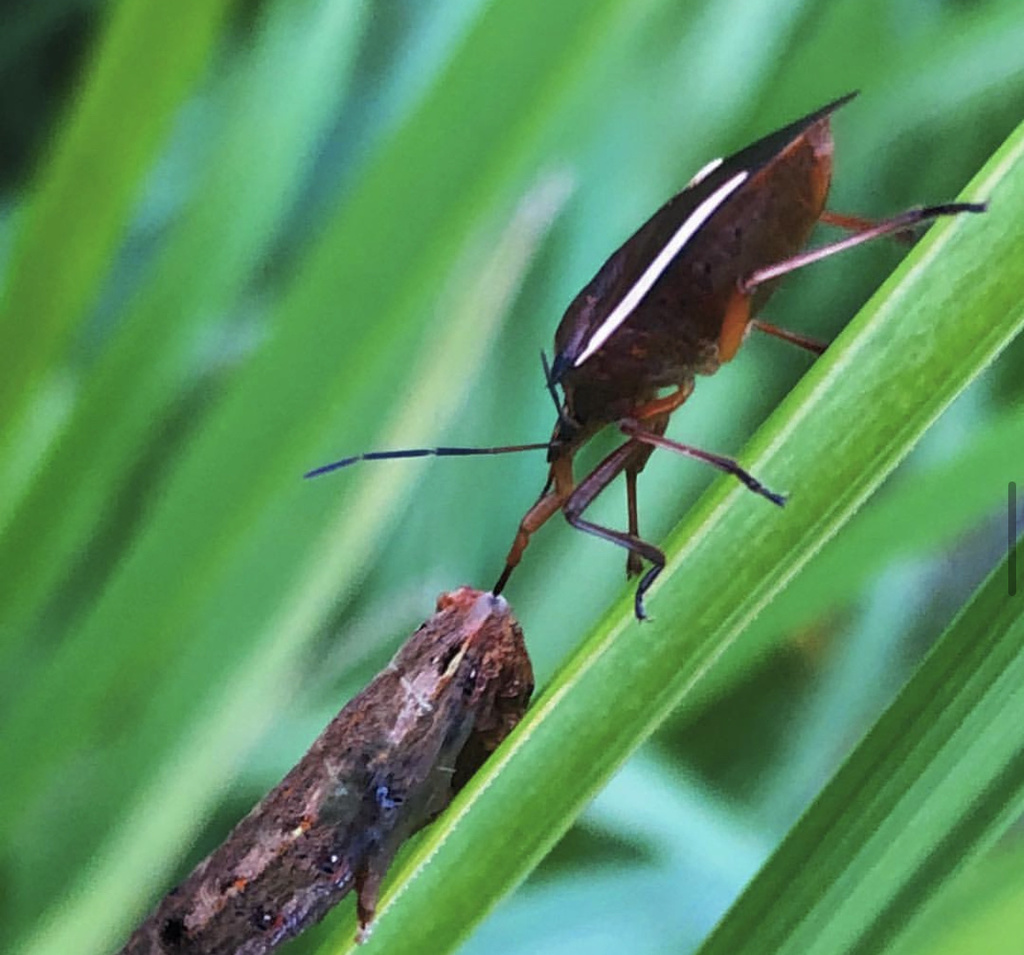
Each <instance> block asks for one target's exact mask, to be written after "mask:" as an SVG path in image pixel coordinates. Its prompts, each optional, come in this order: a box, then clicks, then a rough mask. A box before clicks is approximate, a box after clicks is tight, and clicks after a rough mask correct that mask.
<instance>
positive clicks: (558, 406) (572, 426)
mask: <svg viewBox="0 0 1024 955" xmlns="http://www.w3.org/2000/svg"><path fill="white" fill-rule="evenodd" d="M540 364H541V367H542V368H543V369H544V383H545V384H546V385H547V388H548V394H549V395H551V400H552V401H553V402H554V403H555V413H556V414H557V415H558V423H559V424H560V425H561V426H562V430H564V431H565V432H566V434H572V433H573V432H574V431H575V430H576V428H577V427H578V426H577V425H576V423H575V422H573V421H572V420H570V419H569V418H568V417H566V414H565V410H564V409H563V407H562V402H561V401H559V400H558V389H557V387H556V386H555V379H554V376H553V375H552V374H551V365H550V364H548V356H547V355H546V354H545V353H544V349H543V348H542V349H541V350H540Z"/></svg>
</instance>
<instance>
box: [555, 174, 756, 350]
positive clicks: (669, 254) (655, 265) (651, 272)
mask: <svg viewBox="0 0 1024 955" xmlns="http://www.w3.org/2000/svg"><path fill="white" fill-rule="evenodd" d="M747 176H748V173H747V172H738V173H736V175H735V176H733V177H732V179H730V180H729V181H728V182H726V183H725V184H723V185H721V186H719V187H718V188H717V189H716V190H715V191H714V192H713V193H711V195H710V196H708V197H707V199H705V200H704V201H703V202H702V203H701V204H700V205H699V206H697V208H696V209H694V210H693V212H691V213H690V215H689V216H688V217H687V219H686V221H685V222H684V223H683V224H682V225H681V226H680V227H679V228H678V229H676V232H675V235H673V236H672V238H671V239H669V240H668V244H667V245H666V246H665V248H663V249H662V250H661V251H660V252H659V253H658V254H657V255H656V256H655V258H654V261H653V262H651V264H650V265H648V266H647V268H646V269H645V270H644V274H643V275H641V276H640V278H639V279H638V280H637V283H636V285H634V286H633V287H632V288H631V289H630V290H629V291H628V292H627V293H626V295H625V297H624V298H623V299H622V301H621V302H619V304H618V305H616V306H615V308H614V309H612V312H611V314H610V315H609V316H608V317H607V318H606V319H605V320H604V321H603V322H602V323H601V325H600V327H599V328H598V329H597V331H596V332H594V334H593V336H592V337H591V339H590V341H589V342H587V347H586V348H584V349H583V351H582V353H581V354H580V356H579V358H577V359H576V361H574V362H573V367H574V368H579V366H580V365H582V364H583V362H585V361H586V360H587V359H588V358H589V357H590V356H591V355H593V354H594V352H596V351H597V350H598V349H599V348H600V347H601V346H602V345H603V344H604V343H605V342H606V341H608V339H609V338H610V337H611V334H612V332H614V331H615V329H616V328H618V327H619V326H620V325H621V324H622V323H623V322H624V321H625V320H626V319H627V318H629V316H630V315H632V314H633V311H634V309H636V307H637V306H638V305H639V304H640V303H641V302H642V301H643V298H644V296H645V295H646V294H647V293H648V292H649V291H650V290H651V288H652V287H653V286H654V283H655V282H657V281H658V279H659V278H661V276H662V273H663V272H664V271H665V269H667V268H668V267H669V266H670V265H671V264H672V260H673V259H674V258H675V257H676V256H677V255H678V254H679V253H680V252H681V251H682V250H683V246H685V245H686V243H687V242H689V241H690V239H692V238H693V236H694V235H695V234H696V233H697V230H698V229H699V228H700V227H701V226H702V225H704V223H705V222H707V221H708V219H710V218H711V216H712V215H714V213H715V210H716V209H718V207H719V206H720V205H721V204H722V203H723V202H725V200H726V199H728V198H729V196H730V195H732V194H733V193H734V192H735V191H736V190H737V189H738V188H739V187H740V186H741V185H742V184H743V182H744V180H746V178H747Z"/></svg>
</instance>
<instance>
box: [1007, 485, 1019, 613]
mask: <svg viewBox="0 0 1024 955" xmlns="http://www.w3.org/2000/svg"><path fill="white" fill-rule="evenodd" d="M1006 517H1007V548H1008V557H1009V559H1008V561H1007V567H1008V574H1009V578H1010V580H1009V585H1010V586H1009V590H1010V596H1011V597H1014V596H1016V594H1017V485H1016V483H1015V482H1014V481H1011V482H1010V486H1009V488H1008V489H1007V500H1006Z"/></svg>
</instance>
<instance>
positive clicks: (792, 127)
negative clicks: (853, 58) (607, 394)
mask: <svg viewBox="0 0 1024 955" xmlns="http://www.w3.org/2000/svg"><path fill="white" fill-rule="evenodd" d="M856 95H857V93H856V92H853V93H847V94H846V96H842V97H840V98H839V99H837V100H833V101H832V102H831V103H829V104H828V105H827V106H823V107H821V109H817V110H815V111H814V112H813V113H808V114H807V115H806V116H804V117H803V118H801V119H798V120H796V121H795V122H792V123H790V124H789V125H788V126H784V127H782V129H778V130H776V131H775V132H773V133H770V134H769V135H767V136H765V137H764V138H763V139H759V140H758V141H757V142H756V143H752V144H751V145H749V146H746V147H745V148H743V149H741V150H740V151H739V152H736V153H733V154H732V155H731V156H729V157H727V158H726V159H724V160H722V162H721V164H720V165H719V166H717V167H716V168H715V169H713V170H712V171H711V172H710V173H709V174H708V175H706V176H705V177H704V178H703V179H701V180H700V181H699V182H698V183H696V184H695V185H692V186H687V187H686V188H685V189H683V191H682V192H680V193H678V194H677V195H675V196H673V197H672V198H671V199H670V200H669V201H668V202H666V203H665V205H663V206H662V207H661V208H660V209H659V210H658V211H657V212H656V213H654V215H653V216H651V218H650V219H648V220H647V222H645V223H644V224H643V225H642V226H641V227H640V228H639V229H638V230H637V231H636V232H634V233H633V235H631V236H630V237H629V238H628V239H627V240H626V241H625V242H624V243H623V244H622V245H621V246H620V247H619V248H618V249H617V250H616V251H615V252H614V253H613V254H612V256H611V257H610V258H609V259H608V261H607V262H605V263H604V265H602V266H601V268H600V269H599V270H598V273H597V275H595V276H594V278H593V279H591V280H590V282H589V283H588V284H587V285H586V287H585V288H584V289H583V290H582V291H581V292H580V293H579V295H577V296H576V298H575V299H574V300H573V302H572V304H571V305H570V306H569V308H568V309H567V310H566V313H565V316H564V317H563V318H562V322H561V324H560V325H559V326H558V331H557V332H556V333H555V360H554V363H553V365H552V380H553V381H556V382H557V381H559V380H560V379H561V377H562V376H563V375H564V373H565V372H566V371H567V370H568V369H569V368H571V367H572V365H573V363H574V362H575V361H576V359H577V357H578V356H579V355H580V354H581V353H582V352H583V350H584V349H585V348H586V344H587V342H588V341H590V338H591V336H592V335H593V334H594V332H595V331H596V330H597V329H598V328H599V327H600V325H601V323H602V322H603V321H604V320H605V318H607V317H608V315H610V314H611V312H612V310H613V309H614V308H615V306H616V305H617V304H618V303H619V302H620V301H621V300H622V298H623V297H624V296H625V295H626V294H627V292H628V291H629V290H630V288H632V287H633V285H635V284H636V282H637V280H638V279H639V278H640V276H641V275H642V274H643V272H644V270H645V269H646V268H647V266H648V265H649V264H650V263H651V262H652V261H653V260H654V258H655V256H657V255H658V253H659V252H660V251H661V250H662V249H663V248H664V247H665V246H666V245H667V244H668V242H669V240H670V239H671V238H672V236H673V235H674V234H675V232H676V230H677V229H678V228H679V227H680V226H681V225H682V224H683V223H684V222H685V221H686V219H687V217H688V216H689V215H691V213H693V211H694V210H695V209H696V208H697V207H698V206H699V205H700V204H701V203H702V202H703V201H704V200H705V199H707V198H708V197H709V196H710V195H712V193H714V192H715V191H716V190H717V189H719V188H720V187H721V186H723V185H724V184H725V183H727V182H728V181H729V180H730V179H732V178H733V176H735V175H737V174H738V173H740V172H746V173H747V174H748V178H753V176H755V175H756V174H757V172H758V170H760V169H761V168H763V167H764V166H765V165H767V164H768V163H769V162H771V161H772V160H773V159H774V158H775V157H776V156H778V155H779V153H781V152H782V151H783V150H784V149H785V148H786V147H787V146H788V145H789V144H790V143H792V142H793V141H794V140H795V139H797V138H798V137H799V136H801V135H802V134H803V133H804V132H805V131H806V130H807V129H809V128H810V127H811V126H813V125H814V124H815V123H816V122H818V121H819V120H820V119H823V118H824V117H826V116H829V115H830V114H832V113H833V112H835V111H836V110H837V109H839V107H840V106H843V105H845V104H846V103H848V102H849V101H850V100H851V99H853V98H854V97H855V96H856ZM728 202H729V200H728V199H727V200H726V203H725V204H726V205H727V204H728Z"/></svg>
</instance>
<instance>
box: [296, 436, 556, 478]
mask: <svg viewBox="0 0 1024 955" xmlns="http://www.w3.org/2000/svg"><path fill="white" fill-rule="evenodd" d="M551 447H552V442H551V441H542V442H538V443H536V444H507V445H502V446H501V447H497V448H404V449H402V450H400V451H368V452H367V453H365V454H354V455H353V456H352V457H350V458H342V459H341V460H340V461H332V462H331V463H330V464H322V465H321V466H320V467H318V468H313V470H312V471H307V472H306V473H305V474H303V475H302V476H303V477H304V478H314V477H319V476H320V475H321V474H328V473H329V472H331V471H340V470H341V469H342V468H347V467H348V466H349V465H351V464H356V463H357V462H359V461H391V460H394V459H396V458H425V457H430V456H433V457H438V458H468V457H472V456H473V455H478V454H514V453H515V452H517V451H549V450H550V449H551Z"/></svg>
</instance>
